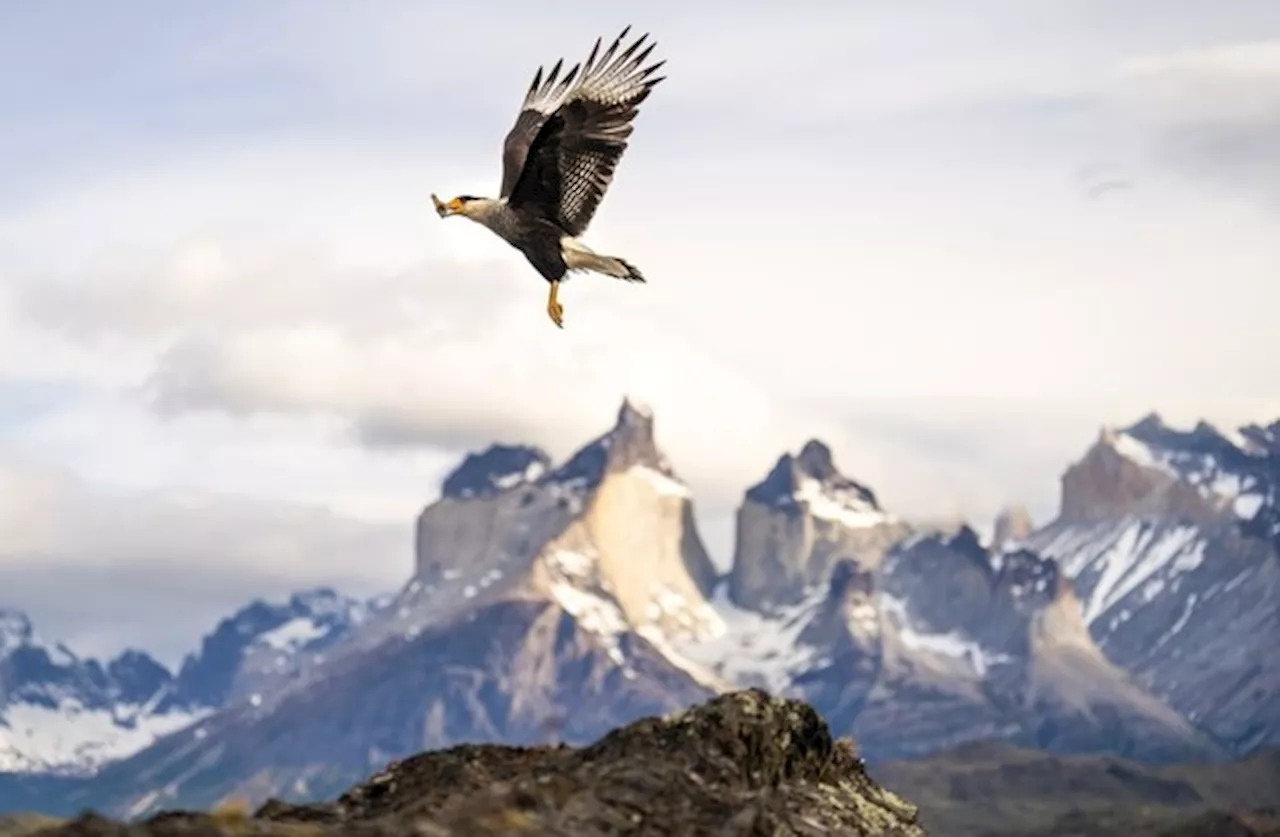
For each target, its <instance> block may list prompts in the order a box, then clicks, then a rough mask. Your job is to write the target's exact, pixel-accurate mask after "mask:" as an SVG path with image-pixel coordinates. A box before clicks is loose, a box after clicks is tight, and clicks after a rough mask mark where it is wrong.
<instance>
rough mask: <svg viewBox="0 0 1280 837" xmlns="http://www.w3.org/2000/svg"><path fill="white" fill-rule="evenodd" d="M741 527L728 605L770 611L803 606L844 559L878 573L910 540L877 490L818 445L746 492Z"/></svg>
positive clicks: (782, 461)
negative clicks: (890, 552)
mask: <svg viewBox="0 0 1280 837" xmlns="http://www.w3.org/2000/svg"><path fill="white" fill-rule="evenodd" d="M737 523H738V527H737V537H736V538H735V543H734V557H733V569H732V571H731V572H730V573H729V598H730V599H731V600H732V601H733V602H734V603H735V604H737V605H739V606H742V607H745V608H749V609H753V610H766V611H767V610H770V609H772V608H774V607H776V606H788V605H791V606H794V605H796V604H798V603H799V602H800V601H802V600H803V599H804V598H805V596H806V594H807V591H810V590H811V588H812V587H813V586H814V585H821V584H822V583H824V582H825V581H826V579H827V577H828V576H829V575H830V573H831V568H832V567H833V566H834V565H835V563H836V561H838V560H839V559H841V558H855V559H856V560H857V561H858V562H859V563H860V564H862V565H864V566H868V567H874V566H875V565H876V564H877V563H878V562H879V560H880V558H881V557H882V556H883V555H884V553H885V551H886V550H887V549H888V548H889V546H890V545H891V544H893V543H894V542H895V541H897V540H899V539H900V538H902V537H903V535H905V534H906V532H907V527H906V526H905V525H904V524H902V523H901V522H899V521H898V520H897V519H896V518H894V516H893V515H890V514H888V513H886V512H885V511H883V510H882V509H881V508H880V505H879V503H878V502H877V501H876V496H875V494H874V493H873V492H872V491H871V489H869V488H867V487H866V486H864V485H861V484H859V483H857V482H855V481H854V480H852V479H849V478H848V477H846V476H844V475H843V474H841V473H840V472H839V471H838V470H837V469H836V466H835V461H834V459H833V458H832V455H831V449H830V448H828V447H827V446H826V445H825V444H823V443H822V442H820V441H818V440H817V439H811V440H810V441H809V442H807V443H806V444H805V445H804V447H803V448H801V450H800V453H799V455H796V456H792V455H791V454H784V455H783V456H782V457H781V458H779V459H778V461H777V464H775V465H774V466H773V469H772V470H771V471H770V472H769V474H768V476H766V477H765V478H764V479H763V480H762V481H761V482H759V483H758V484H756V485H754V486H752V487H751V488H749V489H747V492H746V496H745V497H744V498H743V503H742V506H741V507H740V508H739V509H738V521H737Z"/></svg>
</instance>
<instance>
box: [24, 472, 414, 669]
mask: <svg viewBox="0 0 1280 837" xmlns="http://www.w3.org/2000/svg"><path fill="white" fill-rule="evenodd" d="M409 531H410V529H409V527H408V525H407V524H399V525H395V524H375V523H367V522H363V521H359V520H353V519H351V518H347V517H343V516H340V515H335V514H333V513H332V512H330V511H328V510H327V509H325V508H324V507H322V506H307V505H302V504H295V503H288V502H283V501H274V502H272V501H266V500H263V499H260V498H249V497H243V496H229V495H225V494H216V493H212V492H209V491H205V490H199V489H181V488H167V489H160V490H154V489H153V490H137V489H132V490H128V489H126V490H121V489H115V490H112V489H109V488H104V487H95V486H91V485H88V484H86V483H85V482H84V481H83V480H81V479H80V478H78V477H77V476H76V475H74V474H72V473H70V472H68V471H66V470H63V469H60V468H55V467H50V466H47V465H44V464H42V463H35V462H31V461H30V460H28V459H25V458H23V457H13V456H9V455H6V456H4V457H3V458H0V542H3V544H4V547H3V549H2V550H0V578H2V579H3V583H2V584H0V589H3V594H2V595H0V599H3V604H5V605H8V606H13V607H19V608H22V609H26V610H28V611H29V612H30V614H31V616H32V617H33V618H34V619H35V620H36V621H37V622H38V623H40V624H41V626H42V630H43V631H44V633H45V634H46V635H49V636H55V637H58V638H60V639H64V640H65V641H67V642H68V644H69V645H70V646H71V647H72V648H73V649H75V650H76V651H78V652H81V653H87V654H101V653H113V652H116V651H118V650H119V649H120V648H121V647H123V646H126V645H134V646H139V645H140V646H143V647H146V648H148V649H151V650H153V651H154V652H155V653H157V654H158V655H160V656H161V657H162V658H164V659H165V660H166V662H168V663H170V664H173V663H176V662H177V661H178V660H179V659H180V658H181V655H182V654H183V653H185V652H187V651H190V650H193V649H194V648H195V647H196V646H197V645H198V642H199V639H200V637H201V636H202V635H203V634H204V633H206V632H207V631H209V630H211V629H212V628H213V626H214V625H215V624H216V622H217V621H218V620H219V619H221V618H222V617H224V616H226V615H228V614H229V613H230V612H231V611H232V610H233V609H235V608H238V607H240V606H242V605H244V604H246V603H247V602H248V599H249V598H251V597H259V596H261V597H267V598H272V597H279V596H282V595H286V594H288V593H289V592H292V591H294V590H297V589H299V588H301V587H309V586H313V585H318V584H329V585H334V586H336V587H338V588H339V589H343V590H345V591H349V592H351V593H354V594H365V595H367V594H371V593H374V592H382V591H384V590H390V589H394V587H395V586H397V585H398V584H399V583H400V582H401V581H402V580H403V578H405V577H406V576H407V574H408V568H409V567H410V566H411V563H410V559H409V558H408V555H407V553H408V552H409V543H410V541H409Z"/></svg>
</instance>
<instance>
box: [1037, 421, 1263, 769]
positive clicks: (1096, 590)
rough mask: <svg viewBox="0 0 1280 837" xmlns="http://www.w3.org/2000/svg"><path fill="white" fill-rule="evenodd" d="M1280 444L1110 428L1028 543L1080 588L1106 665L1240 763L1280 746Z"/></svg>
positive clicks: (1254, 431)
mask: <svg viewBox="0 0 1280 837" xmlns="http://www.w3.org/2000/svg"><path fill="white" fill-rule="evenodd" d="M1278 439H1280V423H1278V424H1272V425H1271V426H1270V427H1266V428H1263V427H1256V426H1254V427H1245V428H1242V429H1241V430H1240V431H1239V432H1237V433H1231V434H1226V433H1222V432H1220V431H1218V430H1216V429H1215V428H1213V427H1211V426H1209V425H1208V424H1204V423H1201V424H1199V425H1197V426H1196V427H1195V428H1193V429H1192V430H1190V431H1178V430H1175V429H1172V428H1169V427H1167V426H1166V425H1165V424H1164V423H1163V422H1162V421H1161V420H1160V419H1159V417H1158V416H1155V415H1151V416H1148V417H1147V418H1145V419H1143V420H1142V421H1140V422H1138V423H1137V424H1134V425H1133V426H1131V427H1128V428H1124V429H1121V430H1113V429H1107V430H1104V431H1103V432H1102V433H1101V434H1100V436H1099V438H1098V440H1097V442H1096V443H1095V444H1094V445H1093V447H1092V448H1091V449H1090V450H1089V451H1088V453H1087V454H1086V455H1085V456H1084V458H1083V459H1081V461H1080V462H1078V463H1076V464H1075V465H1073V466H1072V467H1071V468H1069V469H1068V470H1067V472H1066V473H1065V474H1064V476H1063V478H1062V512H1061V514H1060V515H1059V517H1058V519H1057V520H1055V521H1053V522H1052V523H1051V524H1049V525H1048V526H1046V527H1044V528H1043V529H1041V530H1040V531H1037V532H1034V533H1032V534H1030V535H1029V536H1028V537H1027V538H1026V539H1025V541H1024V545H1025V546H1026V547H1027V548H1030V549H1033V550H1036V551H1038V552H1040V553H1041V554H1043V555H1046V556H1051V557H1054V558H1056V559H1057V560H1058V561H1059V563H1060V564H1061V566H1062V568H1063V571H1064V573H1065V574H1067V575H1068V576H1070V577H1071V578H1072V579H1073V581H1074V584H1075V587H1076V589H1077V591H1078V594H1079V596H1080V598H1081V600H1082V602H1083V604H1084V618H1085V623H1086V625H1087V626H1088V629H1089V633H1090V635H1091V636H1092V637H1093V638H1094V639H1095V640H1096V641H1097V643H1098V645H1099V646H1100V647H1101V648H1102V649H1103V650H1104V651H1105V652H1106V654H1107V657H1108V659H1110V660H1112V661H1113V662H1115V663H1116V664H1118V665H1120V666H1121V667H1123V668H1125V669H1126V670H1128V671H1131V672H1133V673H1134V675H1135V676H1136V677H1137V678H1138V680H1139V681H1140V682H1142V683H1144V684H1145V685H1146V686H1147V687H1148V688H1149V689H1150V690H1151V691H1152V692H1153V693H1155V694H1157V695H1158V696H1160V697H1161V698H1162V699H1164V700H1166V701H1168V702H1169V703H1170V704H1171V705H1172V706H1174V707H1175V708H1177V709H1178V710H1179V711H1180V712H1182V713H1183V714H1184V715H1186V717H1188V718H1190V719H1192V720H1193V721H1194V722H1195V723H1197V724H1198V725H1201V726H1203V727H1204V728H1206V729H1208V730H1210V731H1211V732H1212V733H1213V734H1214V736H1215V737H1217V738H1218V739H1219V740H1220V741H1222V742H1223V743H1224V744H1226V745H1227V746H1228V747H1230V748H1231V749H1232V750H1233V751H1235V752H1247V751H1249V750H1251V749H1253V748H1255V747H1257V746H1261V745H1264V744H1274V743H1277V742H1280V641H1277V640H1278V639H1280V553H1278V550H1280V537H1278V535H1280V527H1278V526H1277V521H1280V511H1278V510H1280V503H1278V502H1277V486H1280V444H1278V441H1277V440H1278Z"/></svg>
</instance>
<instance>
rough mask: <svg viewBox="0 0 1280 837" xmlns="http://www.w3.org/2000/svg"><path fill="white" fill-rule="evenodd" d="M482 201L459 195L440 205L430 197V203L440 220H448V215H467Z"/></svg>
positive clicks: (436, 199)
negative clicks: (434, 207)
mask: <svg viewBox="0 0 1280 837" xmlns="http://www.w3.org/2000/svg"><path fill="white" fill-rule="evenodd" d="M482 201H483V199H482V198H477V197H474V196H472V195H459V196H458V197H456V198H454V199H453V200H451V201H447V202H444V203H441V201H440V199H439V198H437V197H436V196H435V195H432V196H431V202H432V203H433V204H435V206H436V213H437V214H438V215H439V216H440V217H441V218H448V217H449V216H450V215H468V214H469V211H468V210H469V209H473V208H475V207H476V206H477V205H479V204H480V203H481V202H482Z"/></svg>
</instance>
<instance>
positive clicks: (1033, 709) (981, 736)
mask: <svg viewBox="0 0 1280 837" xmlns="http://www.w3.org/2000/svg"><path fill="white" fill-rule="evenodd" d="M761 473H763V474H764V476H763V478H762V479H761V481H760V482H759V483H757V484H756V485H754V486H751V487H749V488H747V489H746V490H745V492H744V495H743V499H742V503H741V506H740V508H739V510H738V516H737V532H736V540H735V545H734V555H733V564H732V567H731V569H730V570H729V571H728V572H727V573H725V574H720V573H718V572H717V570H716V567H715V565H714V563H713V562H712V561H711V559H710V557H709V555H708V553H707V550H706V548H705V546H704V544H703V542H702V539H701V537H700V535H699V533H698V528H697V524H696V519H695V514H694V497H693V495H692V492H691V491H690V489H689V487H688V486H687V485H686V484H685V483H684V482H683V481H682V480H681V479H680V477H679V475H678V473H677V471H676V470H675V469H674V467H673V465H672V463H671V462H670V461H669V460H668V459H667V457H666V456H665V455H664V454H663V453H662V451H661V449H660V448H659V446H658V444H657V441H656V437H655V429H654V416H653V414H652V413H651V412H650V411H648V410H647V409H645V408H643V407H642V406H640V405H637V404H635V403H633V402H629V401H628V402H625V403H624V404H623V405H622V407H621V408H620V410H619V412H618V416H617V421H616V422H615V424H614V426H613V427H612V428H610V429H608V431H607V432H605V433H603V434H602V435H601V436H599V437H598V438H596V439H594V440H591V441H590V442H589V443H588V444H586V445H584V446H583V447H582V448H581V449H579V450H578V451H577V452H576V453H575V454H573V455H572V456H571V457H569V458H568V460H566V461H565V462H563V463H559V464H557V463H555V462H553V461H552V460H551V458H550V457H549V456H548V455H547V454H546V453H545V452H544V451H542V450H540V449H538V448H536V447H531V446H524V445H512V444H494V445H492V446H491V447H489V448H488V449H486V450H484V451H478V452H475V453H472V454H470V455H468V456H467V457H466V458H465V459H464V460H463V461H462V462H461V463H460V464H459V465H458V467H457V468H456V469H455V470H454V471H453V472H452V473H451V474H449V476H448V477H447V478H446V479H445V481H444V484H443V487H442V492H441V496H440V498H439V499H438V500H437V501H435V502H433V503H432V504H430V505H429V506H428V507H426V508H425V509H424V510H423V512H422V513H421V515H420V516H419V518H418V520H417V526H416V544H415V554H416V566H415V571H414V573H413V576H412V577H411V578H410V579H407V580H406V582H405V584H404V585H403V587H401V589H400V590H399V591H398V592H396V593H394V594H392V595H388V596H384V597H380V598H379V599H377V600H374V601H369V602H358V601H354V600H351V599H347V598H344V597H343V596H341V595H339V594H337V593H336V592H334V591H330V590H318V591H310V592H307V593H300V594H298V595H297V596H295V597H293V599H291V600H290V601H288V602H286V603H282V604H269V603H263V602H255V603H253V604H252V605H250V606H249V607H247V608H245V609H243V610H242V611H240V612H239V613H237V614H235V615H233V616H231V617H229V618H228V619H226V620H224V621H223V622H222V623H221V624H220V625H219V626H218V627H217V628H216V630H215V631H214V632H213V633H212V634H210V635H209V636H208V637H207V638H206V639H205V641H204V642H203V644H202V647H201V648H200V649H199V650H198V651H196V652H193V653H192V654H191V655H189V656H188V657H187V659H186V660H185V662H184V663H183V665H182V666H181V668H180V670H179V671H178V672H176V673H175V672H170V671H168V670H166V669H165V668H164V667H163V666H161V665H159V664H158V663H156V662H155V661H154V660H152V659H151V658H149V657H147V656H146V655H145V654H142V653H140V652H128V653H126V654H124V655H122V656H121V657H120V658H118V659H117V660H114V661H111V662H109V663H106V664H102V663H99V662H97V661H93V660H82V659H80V658H78V657H76V656H75V655H74V654H72V653H71V652H70V651H68V650H67V649H65V648H63V647H61V646H58V645H56V644H50V643H48V642H45V641H43V640H41V639H40V638H39V637H38V636H37V635H36V634H35V632H34V631H33V630H32V629H31V626H30V623H29V622H28V621H27V620H26V619H25V617H23V616H22V615H21V614H20V613H18V612H16V611H12V610H10V611H4V613H3V615H2V616H0V770H4V771H8V772H7V774H4V775H0V810H4V809H6V808H10V809H12V808H28V809H29V808H33V807H38V808H40V809H43V810H47V811H50V812H64V813H65V812H70V811H74V810H78V809H80V808H83V807H88V806H93V807H96V808H100V809H102V810H104V811H107V812H110V813H113V814H116V815H119V816H137V815H141V814H144V813H147V812H152V811H155V810H157V809H159V808H172V807H175V806H184V807H206V806H210V805H213V804H216V803H218V802H220V801H225V800H227V799H229V798H232V797H241V798H245V799H249V800H254V801H261V800H263V799H265V798H267V797H269V796H274V797H280V798H284V799H314V798H322V797H325V796H328V795H332V794H335V793H337V792H339V791H341V790H342V789H344V788H345V787H347V786H349V785H351V784H353V783H354V782H356V781H359V780H360V779H362V778H364V777H365V776H367V775H369V774H370V773H372V772H375V771H377V770H379V769H381V768H382V767H383V766H384V765H385V764H386V763H387V762H388V761H390V760H392V759H396V758H400V757H403V756H406V755H409V754H411V753H413V752H416V751H418V750H422V749H432V748H440V747H445V746H449V745H452V744H455V743H460V742H503V743H513V744H523V743H535V742H546V741H548V740H561V741H566V742H570V743H588V742H590V741H593V740H595V739H596V738H598V737H599V736H601V735H603V734H604V733H606V732H608V731H609V730H611V729H613V728H615V727H618V726H621V725H623V724H625V723H627V722H629V721H631V720H634V719H635V718H638V717H642V716H646V715H661V714H664V713H668V712H672V711H675V710H678V709H682V708H685V707H688V706H690V705H693V704H695V703H698V702H700V701H704V700H706V699H708V698H709V697H710V696H712V695H714V694H716V693H719V692H724V691H727V690H729V689H733V688H745V687H751V686H760V687H763V688H765V689H767V690H769V691H771V692H774V693H780V694H788V695H792V696H796V697H799V698H802V699H804V700H806V701H808V702H810V703H812V704H813V705H814V706H815V707H817V708H818V709H819V710H820V711H821V712H822V714H823V716H824V717H825V718H826V719H827V720H828V722H829V723H830V725H831V727H832V730H833V732H835V733H836V734H848V735H852V736H853V737H854V738H855V739H856V740H857V741H858V743H859V746H860V748H861V751H862V753H863V755H864V756H865V757H866V758H867V759H868V760H869V761H870V762H871V763H872V764H875V763H878V762H883V761H885V760H901V759H911V758H918V757H921V756H925V755H928V754H930V753H935V752H938V751H940V750H945V749H947V748H954V747H957V746H961V745H964V744H966V743H968V742H975V741H987V740H993V739H994V740H998V741H1002V742H1006V743H1007V744H1009V745H1016V746H1019V747H1026V748H1036V749H1039V750H1043V751H1048V752H1050V753H1054V754H1092V755H1098V754H1110V755H1114V756H1121V757H1126V758H1130V759H1135V760H1139V761H1147V762H1170V761H1207V762H1213V761H1224V760H1229V759H1234V758H1239V757H1242V756H1245V755H1247V754H1249V753H1253V752H1256V751H1258V750H1260V749H1261V748H1264V747H1268V746H1275V745H1277V744H1280V688H1277V687H1280V650H1278V646H1277V642H1276V640H1277V638H1280V498H1278V497H1277V491H1278V490H1280V488H1278V486H1280V422H1276V423H1273V424H1271V425H1269V426H1250V427H1246V428H1241V429H1240V430H1239V431H1235V432H1230V433H1224V432H1221V431H1219V430H1217V429H1215V428H1213V427H1211V426H1209V425H1207V424H1203V423H1202V424H1199V425H1197V426H1196V427H1194V428H1193V429H1191V430H1189V431H1180V430H1176V429H1173V428H1170V427H1168V426H1167V425H1165V423H1164V422H1163V421H1161V419H1160V418H1159V416H1157V415H1154V414H1153V415H1151V416H1148V417H1146V418H1144V419H1142V420H1141V421H1139V422H1137V423H1136V424H1134V425H1132V426H1130V427H1126V428H1123V429H1114V428H1107V429H1104V430H1102V431H1101V433H1100V434H1099V436H1098V438H1097V439H1096V440H1095V442H1094V443H1093V445H1092V446H1091V447H1090V448H1089V449H1088V451H1086V452H1085V453H1084V455H1083V456H1082V457H1081V458H1080V459H1079V461H1077V462H1075V463H1073V464H1071V465H1070V466H1069V467H1068V468H1067V469H1066V471H1065V472H1064V474H1063V476H1062V500H1061V508H1060V511H1059V514H1058V515H1057V517H1056V518H1055V519H1054V520H1052V521H1051V522H1049V523H1048V524H1047V525H1044V526H1041V527H1035V526H1034V525H1033V524H1032V523H1031V521H1030V519H1029V518H1028V516H1027V515H1026V513H1025V512H1023V511H1020V510H1016V509H1013V510H1010V511H1009V512H1007V513H1006V514H1004V515H1002V516H1001V518H1000V520H999V521H997V525H996V527H995V532H994V535H993V537H992V538H990V539H986V540H984V539H983V538H981V537H980V536H979V535H978V534H977V532H976V531H975V530H974V529H973V528H971V527H970V526H968V525H963V524H959V525H955V526H950V527H939V526H936V525H922V524H918V523H913V522H911V521H909V520H905V519H903V518H901V517H899V516H897V515H895V514H894V513H892V511H891V510H886V509H884V508H882V506H881V504H880V501H879V499H878V498H877V496H876V495H875V493H874V491H873V490H872V489H871V488H870V487H868V486H866V485H863V484H861V483H859V482H857V481H856V480H854V479H852V478H850V477H848V476H846V475H844V474H842V473H841V472H840V470H839V469H838V467H837V464H836V463H835V461H834V459H833V456H832V453H831V450H830V449H829V448H828V447H827V446H826V445H825V444H823V443H822V442H820V441H818V440H811V441H809V442H807V443H806V444H804V445H803V446H802V447H801V448H800V449H799V451H798V452H796V453H788V454H784V455H782V456H781V457H780V458H779V459H778V460H777V461H776V462H775V463H774V464H773V466H772V467H771V468H766V467H762V468H761Z"/></svg>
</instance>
